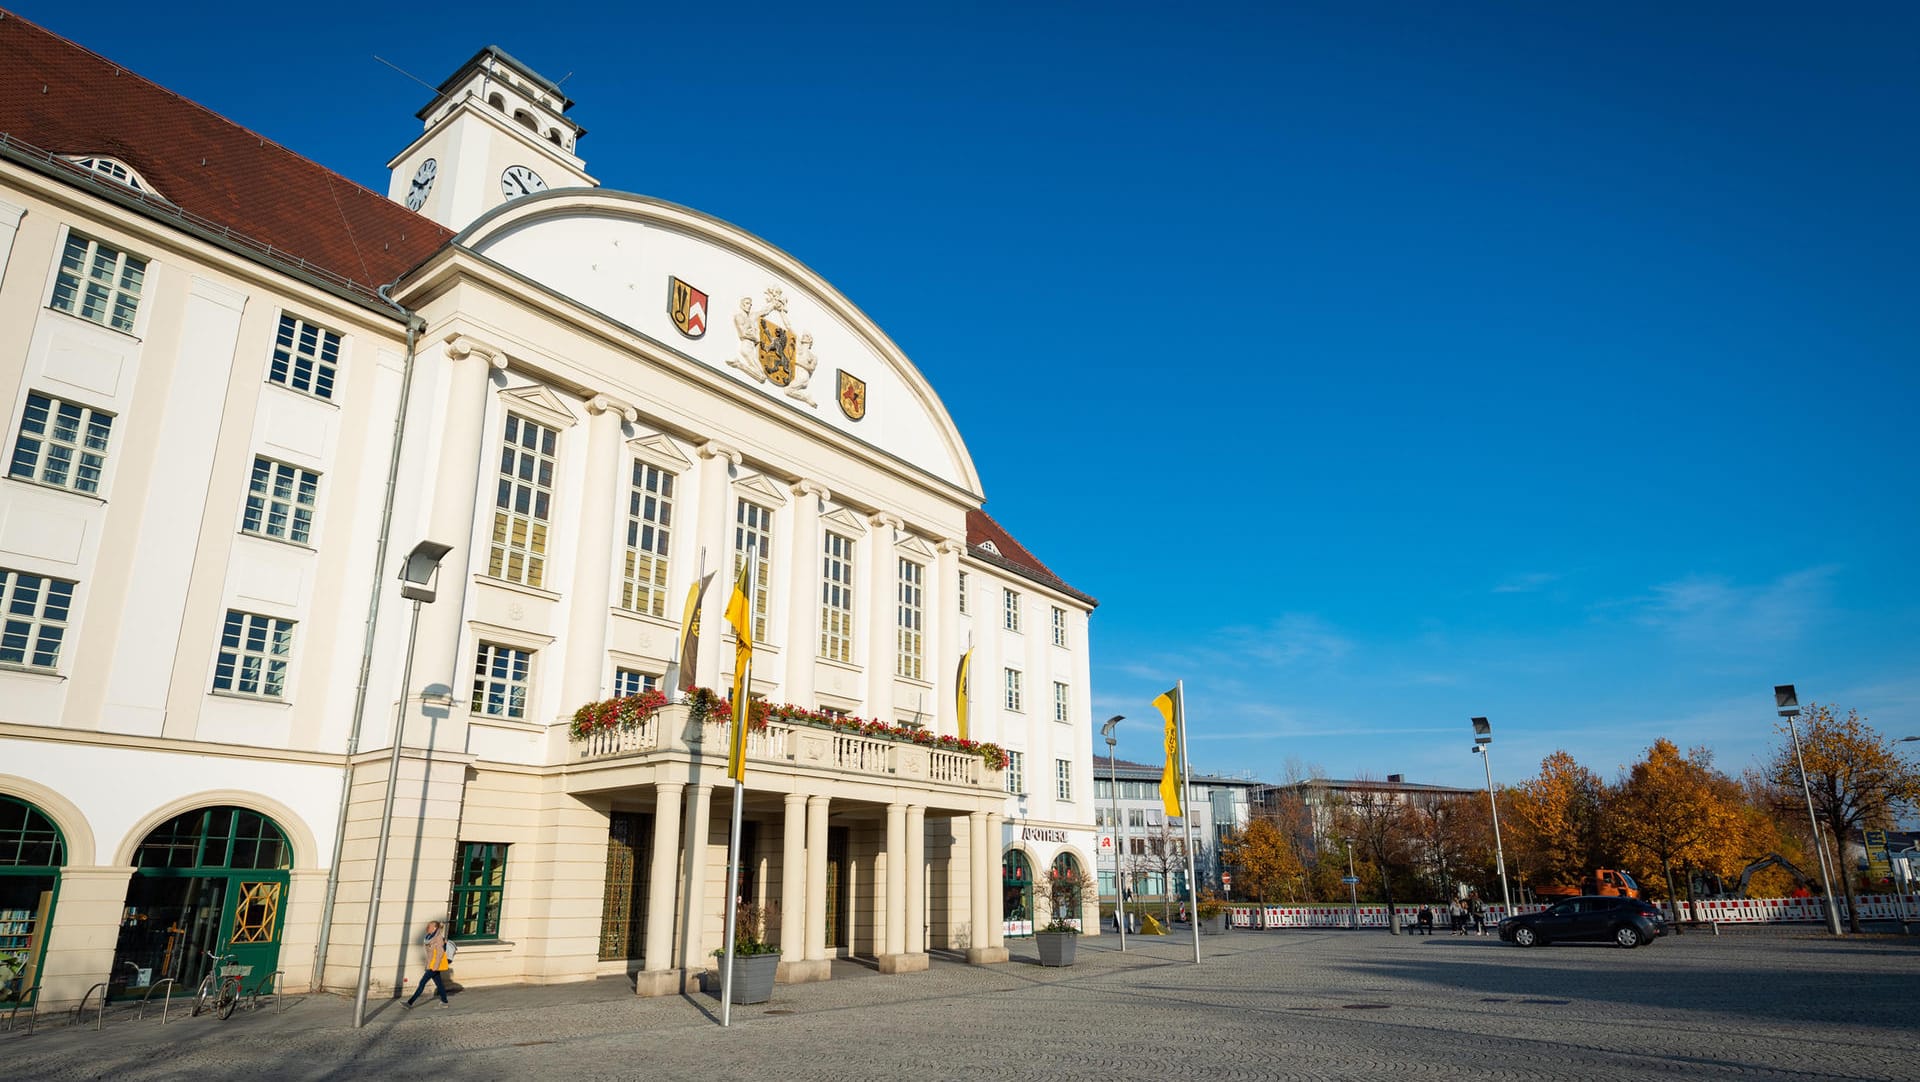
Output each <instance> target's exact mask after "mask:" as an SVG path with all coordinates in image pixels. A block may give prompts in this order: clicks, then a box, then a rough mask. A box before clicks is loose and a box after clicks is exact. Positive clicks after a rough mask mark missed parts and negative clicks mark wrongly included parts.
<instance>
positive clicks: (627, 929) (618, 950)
mask: <svg viewBox="0 0 1920 1082" xmlns="http://www.w3.org/2000/svg"><path fill="white" fill-rule="evenodd" d="M652 858H653V816H651V815H641V814H638V813H635V812H614V813H613V814H612V815H611V816H609V817H608V818H607V887H606V894H605V901H604V903H603V904H602V906H601V909H600V960H601V961H603V962H612V961H619V960H622V959H630V958H640V957H642V956H644V955H645V953H646V932H647V888H646V881H645V877H644V876H642V875H641V874H640V873H641V870H642V869H644V868H646V867H648V863H649V861H651V860H652Z"/></svg>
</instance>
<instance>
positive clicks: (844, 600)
mask: <svg viewBox="0 0 1920 1082" xmlns="http://www.w3.org/2000/svg"><path fill="white" fill-rule="evenodd" d="M820 656H821V657H823V658H826V659H828V660H829V661H852V660H853V538H851V537H842V536H840V535H839V534H837V533H834V532H832V531H831V530H829V531H828V532H827V537H826V554H825V555H824V556H823V557H822V560H821V564H820Z"/></svg>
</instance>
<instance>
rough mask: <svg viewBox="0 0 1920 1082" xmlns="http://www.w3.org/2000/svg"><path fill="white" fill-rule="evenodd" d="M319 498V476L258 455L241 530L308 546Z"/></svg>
mask: <svg viewBox="0 0 1920 1082" xmlns="http://www.w3.org/2000/svg"><path fill="white" fill-rule="evenodd" d="M319 499H320V475H319V474H317V473H314V472H313V471H312V470H303V469H301V468H300V467H298V466H289V465H288V464H286V463H285V462H275V461H274V460H273V459H270V458H262V457H260V456H258V455H255V456H254V459H253V480H252V481H250V482H248V484H247V514H246V517H245V518H244V519H242V520H241V523H240V529H242V530H244V531H245V532H247V533H250V534H258V535H260V536H261V537H271V538H275V539H277V540H280V541H292V542H295V543H297V544H301V545H304V544H306V543H307V539H308V538H309V537H311V536H312V535H313V509H314V506H315V504H317V503H318V502H319Z"/></svg>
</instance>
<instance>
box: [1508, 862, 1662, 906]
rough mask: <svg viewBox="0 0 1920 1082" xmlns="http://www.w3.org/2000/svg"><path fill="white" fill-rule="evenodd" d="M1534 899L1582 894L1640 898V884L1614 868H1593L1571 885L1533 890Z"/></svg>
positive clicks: (1569, 896) (1571, 896)
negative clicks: (1589, 873) (1588, 873)
mask: <svg viewBox="0 0 1920 1082" xmlns="http://www.w3.org/2000/svg"><path fill="white" fill-rule="evenodd" d="M1533 893H1534V895H1535V896H1536V897H1538V898H1540V899H1542V900H1543V901H1544V900H1547V899H1555V898H1577V897H1579V896H1581V895H1583V894H1605V895H1616V896H1618V897H1622V898H1638V897H1640V884H1638V883H1636V882H1634V881H1633V876H1630V875H1628V874H1627V873H1625V872H1623V871H1619V870H1617V869H1614V868H1595V869H1594V870H1593V874H1592V875H1590V876H1587V877H1586V878H1585V879H1582V880H1580V882H1579V883H1577V884H1573V885H1567V884H1558V885H1553V886H1543V887H1535V888H1533Z"/></svg>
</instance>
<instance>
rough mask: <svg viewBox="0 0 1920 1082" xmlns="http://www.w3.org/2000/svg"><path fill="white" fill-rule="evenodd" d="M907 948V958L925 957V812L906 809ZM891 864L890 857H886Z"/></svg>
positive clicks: (918, 808) (914, 806)
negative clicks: (908, 955)
mask: <svg viewBox="0 0 1920 1082" xmlns="http://www.w3.org/2000/svg"><path fill="white" fill-rule="evenodd" d="M903 855H904V856H905V858H906V860H905V864H906V868H905V872H906V878H907V893H906V909H907V928H906V931H907V945H906V948H905V949H906V952H907V953H908V954H925V953H927V809H926V808H925V807H924V806H922V805H919V804H909V805H907V847H906V852H905V853H904V854H903ZM889 860H891V857H889Z"/></svg>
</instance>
